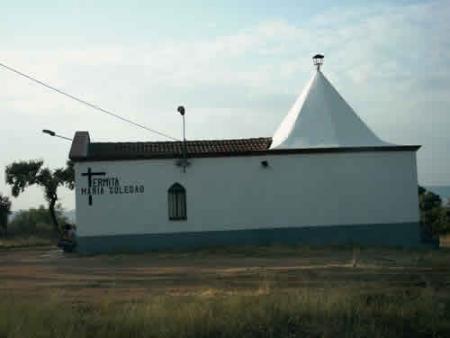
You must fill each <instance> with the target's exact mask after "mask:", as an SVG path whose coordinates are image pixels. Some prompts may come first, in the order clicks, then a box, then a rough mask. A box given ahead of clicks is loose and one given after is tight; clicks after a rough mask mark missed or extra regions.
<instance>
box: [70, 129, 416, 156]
mask: <svg viewBox="0 0 450 338" xmlns="http://www.w3.org/2000/svg"><path fill="white" fill-rule="evenodd" d="M271 143H272V138H270V137H261V138H248V139H237V140H202V141H187V142H186V148H187V149H186V150H187V155H188V157H190V158H195V157H228V156H255V155H256V156H265V155H287V154H326V153H353V152H368V151H370V152H373V151H417V150H418V149H419V148H420V146H417V145H406V146H382V147H341V148H338V147H334V148H305V149H302V148H298V149H269V148H270V145H271ZM182 146H183V143H182V142H118V143H99V142H91V141H90V137H89V133H88V132H83V131H77V132H76V133H75V136H74V139H73V142H72V147H71V149H70V153H69V158H70V159H71V160H73V161H110V160H136V159H157V158H178V159H179V158H181V157H182V155H183V151H182V149H183V148H182Z"/></svg>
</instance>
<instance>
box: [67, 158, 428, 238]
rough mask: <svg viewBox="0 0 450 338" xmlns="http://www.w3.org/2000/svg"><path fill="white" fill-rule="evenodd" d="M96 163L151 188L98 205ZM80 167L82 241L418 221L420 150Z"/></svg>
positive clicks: (125, 182) (111, 173)
mask: <svg viewBox="0 0 450 338" xmlns="http://www.w3.org/2000/svg"><path fill="white" fill-rule="evenodd" d="M263 160H267V161H268V162H269V167H268V168H263V167H262V166H261V161H263ZM89 167H90V168H91V169H92V171H95V172H98V171H104V172H106V177H117V178H118V179H119V181H120V183H121V184H122V185H128V184H137V185H144V189H145V190H144V192H143V193H137V194H110V193H109V191H105V193H104V194H103V195H93V203H92V205H91V206H89V205H88V196H87V195H82V194H81V188H86V187H87V178H86V177H84V176H81V173H82V172H86V171H87V169H88V168H89ZM75 171H76V207H77V226H78V235H79V236H93V235H113V234H137V233H165V232H183V231H203V230H232V229H254V228H276V227H298V226H323V225H341V224H342V225H350V224H380V223H400V222H417V221H418V220H419V211H418V197H417V173H416V158H415V152H412V151H399V152H367V153H329V154H290V155H270V156H244V157H227V158H201V159H191V166H190V167H188V168H187V170H186V172H185V173H183V171H182V169H181V168H179V167H177V166H176V165H175V160H136V161H114V162H80V163H76V165H75ZM174 182H179V183H180V184H182V185H183V186H184V187H185V188H186V191H187V220H186V221H169V219H168V210H167V209H168V208H167V204H168V201H167V190H168V188H169V187H170V186H171V185H172V184H173V183H174Z"/></svg>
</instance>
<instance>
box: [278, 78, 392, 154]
mask: <svg viewBox="0 0 450 338" xmlns="http://www.w3.org/2000/svg"><path fill="white" fill-rule="evenodd" d="M386 145H390V144H389V143H386V142H384V141H382V140H381V139H379V138H378V137H377V136H376V135H375V134H374V133H373V131H371V130H370V129H369V127H368V126H367V125H366V124H365V123H364V122H363V121H362V120H361V119H360V118H359V117H358V115H356V113H355V111H354V110H353V109H352V108H351V107H350V106H349V105H348V103H347V102H345V100H344V99H343V98H342V97H341V95H339V93H338V92H337V91H336V89H334V87H333V85H332V84H331V83H330V82H329V81H328V80H327V78H326V77H325V76H324V75H323V74H322V72H321V71H320V70H317V71H316V73H315V74H314V76H313V77H312V79H311V80H310V81H309V83H308V85H307V86H306V88H305V89H304V90H303V92H302V94H301V95H300V96H299V97H298V99H297V101H296V102H295V103H294V105H293V106H292V108H291V110H290V111H289V112H288V114H287V115H286V117H285V118H284V120H283V121H282V122H281V124H280V126H279V127H278V129H277V131H276V132H275V134H274V135H273V138H272V145H271V147H270V148H271V149H290V148H328V147H367V146H386Z"/></svg>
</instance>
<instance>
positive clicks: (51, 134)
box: [42, 129, 72, 141]
mask: <svg viewBox="0 0 450 338" xmlns="http://www.w3.org/2000/svg"><path fill="white" fill-rule="evenodd" d="M42 132H43V133H44V134H47V135H50V136H54V137H59V138H62V139H64V140H67V141H72V139H71V138H68V137H65V136H62V135H58V134H57V133H55V132H54V131H53V130H49V129H42Z"/></svg>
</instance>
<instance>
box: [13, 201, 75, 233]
mask: <svg viewBox="0 0 450 338" xmlns="http://www.w3.org/2000/svg"><path fill="white" fill-rule="evenodd" d="M56 216H57V219H58V222H59V223H60V224H62V223H65V222H67V219H66V218H65V217H64V215H63V211H62V209H61V207H58V208H57V209H56ZM52 224H53V223H52V219H51V216H50V213H49V211H48V209H47V208H45V207H44V206H42V205H41V206H40V207H39V208H31V209H28V210H21V211H19V212H18V213H17V214H16V215H15V217H14V219H13V220H12V221H11V222H10V225H9V234H10V235H11V236H15V237H29V236H35V237H45V238H51V237H55V236H57V235H56V234H55V232H54V228H53V225H52Z"/></svg>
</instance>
